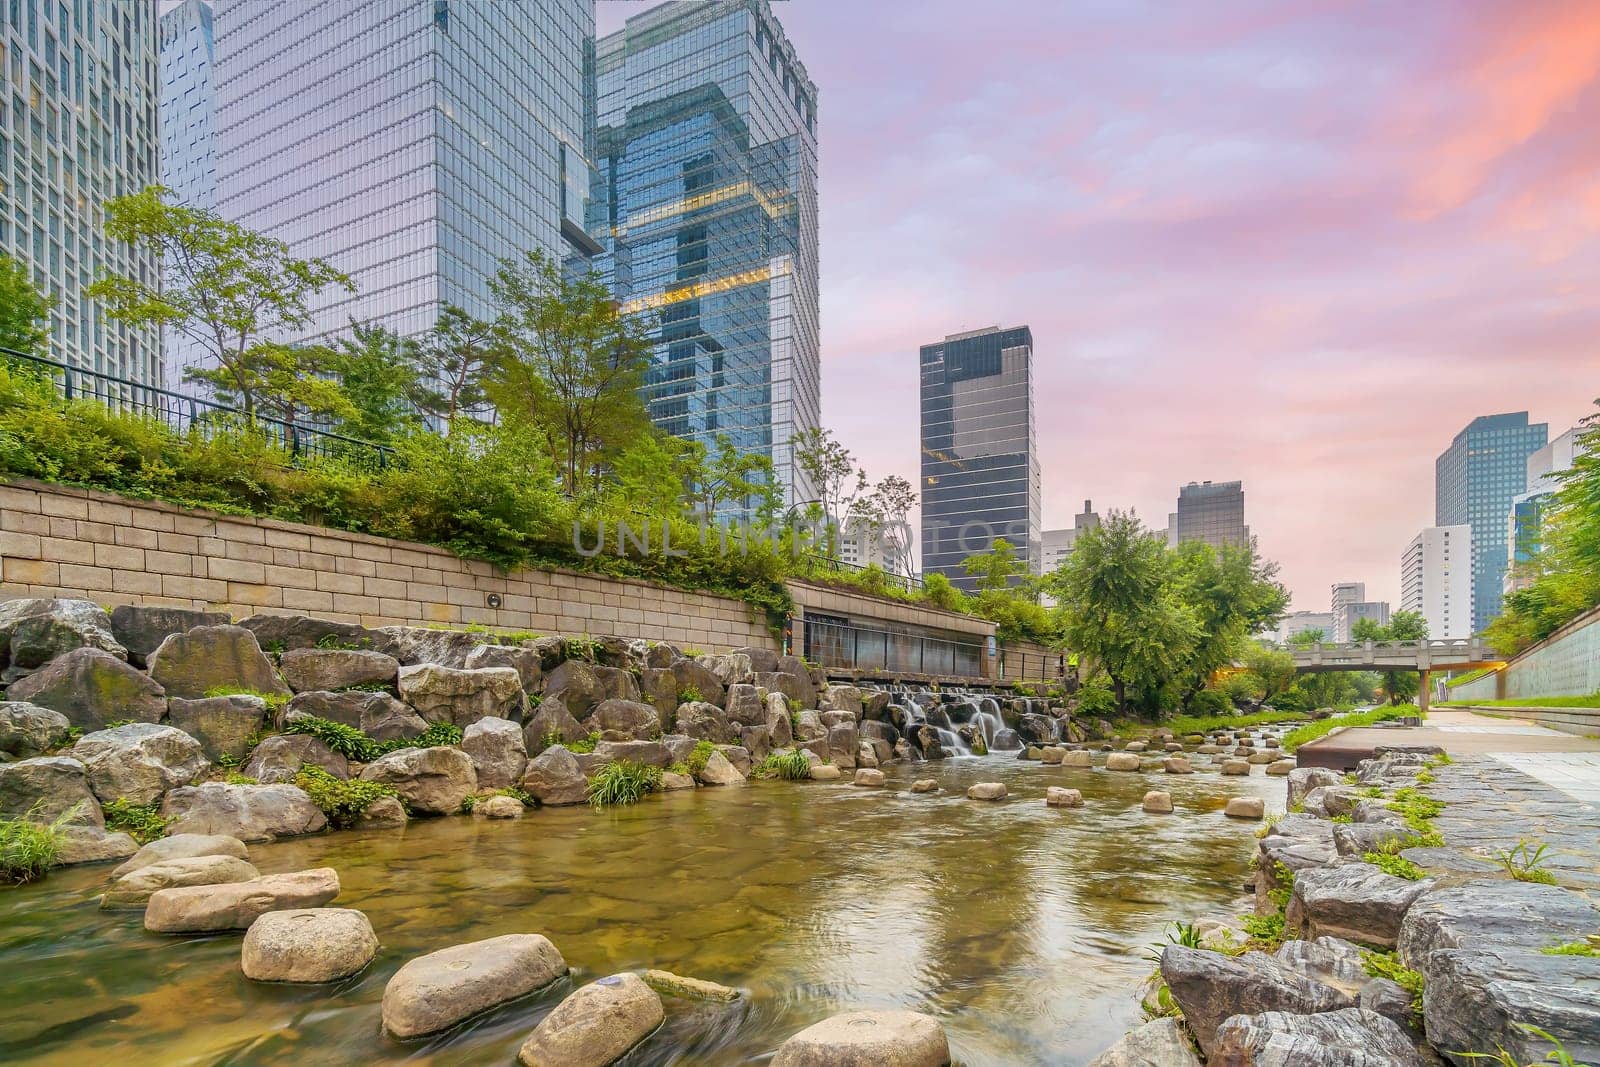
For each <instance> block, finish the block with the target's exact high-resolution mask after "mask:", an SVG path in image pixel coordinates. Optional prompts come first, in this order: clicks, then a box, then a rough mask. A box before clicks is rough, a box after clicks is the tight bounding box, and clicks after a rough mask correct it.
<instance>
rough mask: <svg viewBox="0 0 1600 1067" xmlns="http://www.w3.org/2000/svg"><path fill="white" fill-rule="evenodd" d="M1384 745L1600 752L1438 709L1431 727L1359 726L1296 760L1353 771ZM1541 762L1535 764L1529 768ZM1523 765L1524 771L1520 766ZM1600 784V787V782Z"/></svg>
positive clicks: (1598, 747) (1537, 730)
mask: <svg viewBox="0 0 1600 1067" xmlns="http://www.w3.org/2000/svg"><path fill="white" fill-rule="evenodd" d="M1382 745H1438V746H1439V747H1441V748H1443V749H1445V750H1446V751H1448V752H1449V753H1450V754H1451V755H1452V756H1457V757H1459V756H1463V755H1474V754H1483V755H1487V754H1491V753H1494V754H1498V755H1511V754H1514V753H1557V752H1567V753H1600V738H1596V737H1579V736H1577V735H1575V734H1565V733H1562V732H1561V731H1559V730H1550V729H1546V728H1545V727H1543V726H1532V725H1529V724H1528V723H1526V722H1519V721H1516V720H1513V719H1497V718H1494V717H1492V716H1489V715H1478V714H1475V713H1473V712H1470V711H1443V710H1435V711H1432V712H1429V713H1428V718H1427V721H1426V724H1425V725H1422V726H1358V727H1356V728H1354V729H1351V730H1342V731H1340V732H1339V733H1337V734H1333V735H1331V736H1329V737H1324V738H1322V739H1321V740H1318V741H1312V742H1310V743H1309V744H1305V745H1301V746H1300V749H1299V751H1298V752H1296V753H1295V755H1296V756H1297V757H1298V758H1299V760H1300V765H1301V766H1302V767H1334V768H1339V769H1344V770H1349V769H1351V768H1354V767H1355V765H1356V763H1358V762H1359V761H1361V760H1363V759H1367V758H1368V757H1370V756H1371V755H1372V753H1373V750H1374V749H1375V748H1378V747H1379V746H1382ZM1540 762H1541V761H1539V760H1530V761H1528V766H1530V767H1531V766H1535V765H1537V764H1538V763H1540ZM1517 765H1518V766H1520V765H1521V764H1520V762H1519V763H1518V764H1517ZM1530 773H1531V772H1530ZM1596 781H1597V784H1600V779H1597V780H1596Z"/></svg>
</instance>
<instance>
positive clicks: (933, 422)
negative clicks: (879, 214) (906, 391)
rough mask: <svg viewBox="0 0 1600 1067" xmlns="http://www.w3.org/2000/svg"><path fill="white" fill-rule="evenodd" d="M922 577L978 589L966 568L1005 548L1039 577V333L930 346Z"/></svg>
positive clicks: (1022, 329) (994, 332)
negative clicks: (1002, 544) (1000, 542)
mask: <svg viewBox="0 0 1600 1067" xmlns="http://www.w3.org/2000/svg"><path fill="white" fill-rule="evenodd" d="M921 364H922V573H923V574H924V575H928V574H934V573H938V574H943V575H945V576H946V577H947V578H949V579H950V581H951V582H952V583H953V584H955V585H956V586H957V587H958V588H960V589H964V590H968V591H971V590H973V589H974V588H975V587H976V583H975V582H974V580H973V579H971V578H969V577H968V576H967V573H966V570H965V569H964V568H963V567H962V563H963V561H965V560H966V558H967V557H968V556H970V555H972V554H974V553H977V552H986V551H988V550H989V548H990V546H991V545H992V544H993V543H994V541H995V540H996V539H1000V538H1003V539H1005V540H1006V541H1007V542H1009V543H1010V544H1011V545H1012V546H1013V547H1014V548H1015V549H1016V550H1017V554H1018V555H1019V556H1021V557H1023V558H1025V559H1026V560H1027V564H1028V570H1029V571H1030V572H1031V573H1033V574H1038V573H1039V565H1040V557H1041V555H1042V549H1041V543H1040V538H1041V531H1042V528H1043V512H1044V507H1043V495H1042V492H1041V489H1040V478H1039V450H1038V440H1037V436H1036V429H1035V423H1034V385H1033V332H1032V331H1031V330H1030V329H1028V327H1026V326H1015V327H1011V328H1009V329H1004V330H1002V329H1001V328H1000V327H998V326H991V327H989V328H988V329H984V330H977V331H974V332H972V333H964V334H954V335H952V336H949V337H946V338H945V339H944V340H943V341H940V342H937V343H936V344H931V345H924V346H922V351H921Z"/></svg>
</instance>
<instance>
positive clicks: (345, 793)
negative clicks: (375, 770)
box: [294, 764, 399, 830]
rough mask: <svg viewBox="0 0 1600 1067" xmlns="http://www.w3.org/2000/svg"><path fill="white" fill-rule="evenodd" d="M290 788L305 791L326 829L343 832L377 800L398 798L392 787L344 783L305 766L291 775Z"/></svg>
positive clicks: (370, 783) (309, 766) (358, 781)
mask: <svg viewBox="0 0 1600 1067" xmlns="http://www.w3.org/2000/svg"><path fill="white" fill-rule="evenodd" d="M294 784H295V785H297V786H299V787H300V788H301V789H304V790H305V791H306V796H308V797H310V798H311V803H313V804H315V805H316V806H317V807H318V808H319V809H321V811H322V814H323V815H325V816H327V818H328V825H329V826H332V827H333V828H334V829H336V830H343V829H345V828H347V827H349V826H352V825H354V824H355V821H356V820H357V819H359V818H360V817H361V813H362V812H364V811H366V810H367V808H369V807H371V806H372V803H373V801H375V800H377V799H378V798H379V797H392V796H398V795H399V794H398V793H396V792H395V788H394V786H392V785H385V784H384V783H382V782H368V781H363V780H362V779H360V778H351V779H350V780H348V781H346V780H344V779H342V778H335V777H334V776H333V775H331V774H329V773H328V772H327V771H325V770H323V769H322V768H321V767H318V766H315V765H314V764H307V765H306V766H304V767H301V768H300V773H299V774H297V775H295V779H294Z"/></svg>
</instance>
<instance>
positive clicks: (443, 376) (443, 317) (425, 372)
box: [411, 304, 508, 433]
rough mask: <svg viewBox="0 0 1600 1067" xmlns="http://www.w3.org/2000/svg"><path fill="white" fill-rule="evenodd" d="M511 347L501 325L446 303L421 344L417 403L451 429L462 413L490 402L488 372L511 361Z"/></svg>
mask: <svg viewBox="0 0 1600 1067" xmlns="http://www.w3.org/2000/svg"><path fill="white" fill-rule="evenodd" d="M507 349H508V342H507V338H506V331H505V329H504V327H503V326H502V325H501V324H500V323H498V322H492V321H489V320H485V319H478V318H474V317H472V316H471V315H468V314H467V313H466V312H465V311H464V310H462V309H461V308H459V307H457V306H456V305H454V304H446V305H445V306H444V309H443V310H442V311H440V312H439V321H438V322H437V323H436V324H435V325H434V327H433V329H431V330H429V331H428V333H427V334H426V336H424V337H423V338H422V339H421V340H420V341H418V342H417V343H416V350H415V356H416V366H417V374H416V381H415V383H414V385H413V386H412V390H411V401H412V403H413V404H415V405H416V408H417V410H418V411H421V412H424V413H425V414H428V415H432V416H433V417H434V418H436V419H438V420H439V422H440V423H442V424H443V428H444V430H445V432H447V433H448V432H449V430H450V428H451V427H452V426H453V425H454V424H455V421H456V417H457V416H458V415H461V414H463V413H466V412H472V411H479V410H482V409H483V408H484V407H485V406H487V405H488V403H489V394H488V390H487V386H486V383H487V381H488V378H489V374H490V372H491V369H492V368H494V367H496V366H498V365H499V364H501V363H502V362H503V361H504V360H505V359H506V356H507Z"/></svg>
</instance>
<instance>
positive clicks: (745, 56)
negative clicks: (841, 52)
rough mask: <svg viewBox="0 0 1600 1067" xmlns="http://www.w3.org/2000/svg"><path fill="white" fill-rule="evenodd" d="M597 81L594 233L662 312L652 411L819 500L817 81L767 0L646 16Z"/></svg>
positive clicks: (618, 274) (796, 498)
mask: <svg viewBox="0 0 1600 1067" xmlns="http://www.w3.org/2000/svg"><path fill="white" fill-rule="evenodd" d="M597 78H598V84H599V128H598V131H597V135H596V142H597V144H596V154H595V164H596V168H597V170H598V173H599V185H600V189H599V192H598V194H597V195H596V196H595V197H594V198H593V200H592V203H591V208H590V215H589V217H588V226H587V229H588V230H589V232H590V233H593V234H595V235H596V236H597V237H599V239H600V243H601V244H602V246H603V247H604V251H603V252H602V253H601V254H600V255H599V256H597V257H596V258H595V264H596V266H597V267H598V268H599V269H600V270H601V272H602V274H603V275H604V277H605V281H606V283H607V285H609V286H610V288H611V290H612V292H613V293H615V294H616V297H617V299H618V300H620V301H621V302H622V306H623V308H624V310H626V311H627V312H629V313H633V314H638V315H643V316H649V318H648V319H647V321H648V322H649V324H650V329H651V331H652V337H653V340H654V342H655V343H654V347H653V352H652V355H651V366H650V369H649V372H648V375H647V380H646V387H645V390H646V397H645V399H646V403H647V405H648V407H649V411H650V416H651V418H652V420H653V421H654V422H655V423H656V425H657V426H660V427H661V428H662V429H664V430H666V431H667V432H669V433H672V434H676V435H678V436H680V437H687V438H691V439H694V440H699V441H704V442H706V443H707V444H711V443H712V442H714V441H715V440H716V438H717V437H719V436H720V435H723V434H726V435H728V437H729V438H730V439H731V440H732V441H733V443H734V445H735V446H736V447H738V448H739V449H740V450H741V451H744V452H754V453H757V454H761V455H766V456H769V457H770V458H771V459H772V462H773V467H774V470H775V477H776V481H777V484H778V486H779V488H781V489H782V490H783V492H784V494H785V495H786V497H787V499H788V500H789V502H790V503H796V502H800V501H806V500H810V499H813V498H814V497H815V495H816V493H815V490H814V487H813V486H811V485H810V484H809V481H808V479H807V478H806V477H805V476H804V474H803V473H802V472H801V471H799V470H798V469H797V468H796V467H795V465H794V463H793V456H792V450H791V448H790V441H791V440H792V439H793V438H794V437H795V435H796V434H798V433H800V432H802V431H804V430H806V429H809V428H812V427H815V426H816V425H817V424H818V421H819V419H820V414H821V400H820V390H821V357H820V348H819V335H818V298H817V265H818V258H817V257H818V253H817V136H816V122H817V90H816V86H814V85H813V84H812V83H811V80H810V78H809V77H808V76H807V75H806V71H805V67H804V66H803V65H802V64H801V62H800V60H799V59H798V57H796V55H795V53H794V49H793V47H792V46H791V45H790V43H789V41H788V39H787V38H786V37H785V36H784V32H783V27H782V26H780V25H779V24H778V21H777V19H776V18H775V17H774V16H773V14H772V11H771V8H770V7H769V6H768V4H767V3H766V0H715V2H707V3H668V4H663V5H660V6H659V7H656V8H652V9H651V10H649V11H646V12H645V13H643V14H641V15H636V16H634V17H633V18H630V19H629V20H628V21H627V23H626V25H625V26H624V28H623V29H621V30H618V31H617V32H616V33H613V34H610V35H608V36H606V37H605V38H603V39H602V40H601V41H600V42H599V45H598V46H597ZM735 506H736V507H737V505H735Z"/></svg>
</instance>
